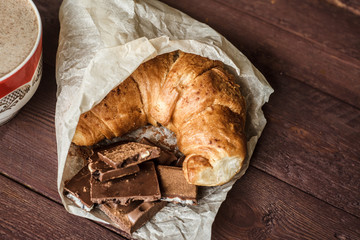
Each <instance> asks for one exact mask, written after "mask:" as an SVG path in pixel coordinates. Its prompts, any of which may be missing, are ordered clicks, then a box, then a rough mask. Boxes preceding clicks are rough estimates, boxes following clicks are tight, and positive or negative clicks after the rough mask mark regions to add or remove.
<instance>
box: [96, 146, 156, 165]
mask: <svg viewBox="0 0 360 240" xmlns="http://www.w3.org/2000/svg"><path fill="white" fill-rule="evenodd" d="M98 155H99V158H100V159H101V160H103V161H104V162H106V163H107V164H108V165H110V166H112V167H113V168H121V167H127V166H132V165H136V164H139V163H141V162H144V161H147V160H150V159H153V158H157V157H159V156H160V148H158V147H154V146H149V145H145V144H141V143H137V142H129V143H126V144H121V145H117V146H115V147H112V148H109V149H106V150H102V151H99V152H98Z"/></svg>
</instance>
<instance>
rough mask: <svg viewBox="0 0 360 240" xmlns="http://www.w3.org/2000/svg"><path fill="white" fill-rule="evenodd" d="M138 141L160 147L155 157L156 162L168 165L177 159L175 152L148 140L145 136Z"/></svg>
mask: <svg viewBox="0 0 360 240" xmlns="http://www.w3.org/2000/svg"><path fill="white" fill-rule="evenodd" d="M140 143H143V144H146V145H150V146H155V147H158V148H160V149H161V152H160V156H159V157H158V158H157V159H156V160H157V163H158V164H160V165H170V164H171V163H172V162H175V161H177V157H176V156H175V154H174V153H173V152H170V151H168V150H167V149H165V148H163V147H160V146H158V145H157V144H155V143H153V142H152V141H150V140H149V139H147V138H142V139H141V140H140Z"/></svg>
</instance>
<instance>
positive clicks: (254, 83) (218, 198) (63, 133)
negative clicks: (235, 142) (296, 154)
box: [55, 0, 273, 239]
mask: <svg viewBox="0 0 360 240" xmlns="http://www.w3.org/2000/svg"><path fill="white" fill-rule="evenodd" d="M60 24H61V30H60V38H59V48H58V54H57V63H56V80H57V85H58V92H57V97H58V98H57V104H56V116H55V125H56V140H57V148H58V149H57V150H58V191H59V194H60V196H61V198H62V201H63V204H64V206H65V208H66V209H67V211H69V212H70V213H73V214H75V215H79V216H83V217H87V218H90V219H93V220H96V221H101V222H109V219H108V218H107V217H106V216H105V215H104V214H102V213H101V212H100V211H97V210H95V211H91V212H90V213H87V212H85V211H84V210H82V209H80V208H79V207H77V206H76V205H75V204H74V203H73V202H72V201H70V200H69V199H67V198H66V197H64V195H63V187H64V182H65V181H66V180H69V179H71V177H72V176H74V175H75V174H76V173H77V172H78V171H79V170H80V168H81V167H82V166H83V159H82V157H81V156H80V154H78V152H77V151H76V150H74V149H73V148H72V147H71V148H70V146H71V139H72V137H73V135H74V132H75V129H76V125H77V122H78V119H79V116H80V114H81V113H83V112H86V111H88V110H90V109H91V108H92V107H93V106H94V105H96V104H97V103H99V102H100V101H101V100H102V99H103V98H104V97H105V96H106V95H107V93H108V92H110V91H111V89H113V88H114V87H115V86H117V85H118V84H120V83H121V82H122V81H123V80H125V79H126V78H127V77H128V76H129V75H130V74H131V73H132V72H133V71H134V70H135V69H136V68H137V67H138V66H139V65H140V64H141V63H143V62H145V61H147V60H149V59H151V58H154V57H156V56H157V55H160V54H163V53H167V52H171V51H175V50H182V51H184V52H189V53H194V54H197V55H201V56H204V57H208V58H210V59H214V60H220V61H222V62H223V63H225V64H226V65H227V67H228V68H229V70H230V71H231V72H232V73H233V74H234V75H235V76H236V78H237V81H238V83H239V84H240V86H241V91H242V94H243V95H244V96H245V99H246V103H247V111H248V112H247V125H246V135H247V147H248V154H247V158H246V160H245V163H244V166H243V168H242V169H241V171H240V173H239V174H237V175H236V177H235V178H234V179H233V180H231V181H230V182H228V183H227V184H225V185H222V186H218V187H202V188H200V200H199V204H198V205H196V206H181V205H176V204H168V205H167V206H166V207H165V208H163V209H162V210H161V211H160V212H159V213H158V214H156V216H155V217H154V218H152V219H151V220H150V221H149V222H148V223H147V224H146V225H144V226H143V227H142V228H140V229H139V230H137V231H136V232H135V233H133V237H134V238H137V239H210V238H211V226H212V223H213V221H214V218H215V216H216V213H217V211H218V209H219V207H220V205H221V203H222V202H223V201H224V200H225V198H226V195H227V192H228V191H229V190H230V189H231V187H232V185H233V184H234V182H235V181H236V180H237V179H238V178H240V177H241V176H242V175H243V174H244V173H245V171H246V169H247V167H248V165H249V161H250V158H251V155H252V153H253V151H254V148H255V145H256V142H257V140H258V138H259V137H260V135H261V132H262V130H263V128H264V126H265V124H266V120H265V118H264V115H263V112H262V110H261V107H262V106H263V105H264V103H265V102H267V101H268V99H269V96H270V94H271V93H272V92H273V90H272V88H271V87H270V85H269V84H268V82H267V81H266V80H265V78H264V77H263V75H262V74H261V73H260V72H259V71H258V70H257V69H256V68H255V67H254V66H253V65H252V64H251V63H250V61H249V60H248V59H247V58H246V57H245V56H244V55H243V54H242V53H241V52H240V51H239V50H237V49H236V48H235V47H234V46H233V45H232V44H231V43H230V42H228V41H227V40H226V39H225V38H224V37H223V36H221V35H220V34H219V33H217V32H216V31H214V30H213V29H211V28H210V27H209V26H207V25H206V24H203V23H200V22H198V21H196V20H194V19H192V18H191V17H189V16H187V15H185V14H183V13H181V12H180V11H178V10H175V9H173V8H170V7H169V6H167V5H165V4H163V3H161V2H157V1H155V0H148V1H140V0H139V1H125V0H65V1H64V2H63V3H62V6H61V8H60ZM146 129H147V130H149V131H145V130H139V131H137V132H135V133H132V136H133V137H135V138H139V137H141V136H143V135H146V136H148V137H149V138H151V139H159V138H162V139H164V138H166V140H165V143H166V142H167V144H168V145H174V144H176V139H175V138H174V136H173V134H171V133H170V132H169V131H166V129H164V128H159V129H156V130H155V131H153V129H151V127H150V128H149V129H148V127H147V128H146ZM165 145H166V144H165ZM69 150H70V151H69ZM109 223H110V222H109Z"/></svg>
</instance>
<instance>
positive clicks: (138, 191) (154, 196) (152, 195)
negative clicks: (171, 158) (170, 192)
mask: <svg viewBox="0 0 360 240" xmlns="http://www.w3.org/2000/svg"><path fill="white" fill-rule="evenodd" d="M139 167H140V171H139V172H137V173H135V174H133V175H129V176H126V177H122V178H117V179H112V180H109V181H106V182H100V181H97V180H95V179H94V178H91V181H90V184H91V191H90V196H91V201H93V202H96V203H103V202H105V201H114V202H117V203H119V204H122V205H126V204H129V202H130V201H133V200H144V201H146V202H150V201H155V200H158V199H160V197H161V193H160V187H159V182H158V179H157V175H156V170H155V166H154V163H153V162H152V161H150V162H145V163H142V164H140V165H139Z"/></svg>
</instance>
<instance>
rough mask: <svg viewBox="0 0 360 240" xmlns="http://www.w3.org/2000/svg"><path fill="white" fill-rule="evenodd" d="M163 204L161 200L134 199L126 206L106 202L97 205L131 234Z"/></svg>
mask: <svg viewBox="0 0 360 240" xmlns="http://www.w3.org/2000/svg"><path fill="white" fill-rule="evenodd" d="M165 205H166V202H162V201H155V202H143V201H134V202H131V203H130V204H129V205H128V206H123V205H119V204H115V203H113V202H106V203H104V204H101V205H100V206H99V207H100V209H101V210H102V211H103V212H104V213H105V214H106V215H107V216H108V217H109V218H110V219H111V220H112V221H113V222H114V223H115V224H116V225H118V226H119V228H120V229H121V230H123V231H124V232H126V233H128V234H132V233H133V232H134V231H136V230H137V229H139V228H140V227H141V226H142V225H144V224H145V223H146V222H147V221H149V220H150V219H151V218H152V217H153V216H154V215H155V214H156V213H157V212H158V211H160V210H161V209H162V208H163V207H164V206H165Z"/></svg>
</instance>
